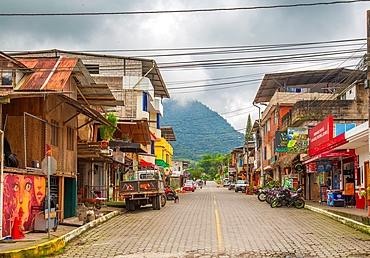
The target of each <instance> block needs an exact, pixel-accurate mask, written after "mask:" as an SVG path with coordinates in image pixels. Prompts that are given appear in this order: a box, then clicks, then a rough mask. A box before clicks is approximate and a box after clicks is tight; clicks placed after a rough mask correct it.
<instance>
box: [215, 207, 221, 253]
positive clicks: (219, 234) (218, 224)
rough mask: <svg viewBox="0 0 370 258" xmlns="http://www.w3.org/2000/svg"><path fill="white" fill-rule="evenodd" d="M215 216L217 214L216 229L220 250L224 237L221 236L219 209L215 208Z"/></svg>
mask: <svg viewBox="0 0 370 258" xmlns="http://www.w3.org/2000/svg"><path fill="white" fill-rule="evenodd" d="M215 216H216V229H217V242H218V249H219V250H220V249H221V247H222V237H221V227H220V219H219V217H218V211H217V209H215Z"/></svg>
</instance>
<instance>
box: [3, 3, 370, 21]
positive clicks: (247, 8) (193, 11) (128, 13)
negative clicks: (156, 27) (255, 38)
mask: <svg viewBox="0 0 370 258" xmlns="http://www.w3.org/2000/svg"><path fill="white" fill-rule="evenodd" d="M369 1H370V0H346V1H331V2H316V3H297V4H281V5H266V6H251V7H225V8H203V9H185V10H157V11H118V12H69V13H0V17H1V16H28V17H37V16H102V15H142V14H166V13H198V12H219V11H242V10H257V9H275V8H295V7H309V6H321V5H336V4H352V3H360V2H369Z"/></svg>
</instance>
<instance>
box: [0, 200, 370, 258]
mask: <svg viewBox="0 0 370 258" xmlns="http://www.w3.org/2000/svg"><path fill="white" fill-rule="evenodd" d="M305 208H306V209H308V210H311V211H314V212H318V213H321V214H323V215H325V216H328V217H331V218H332V219H335V220H337V221H339V222H341V223H343V224H346V225H348V226H350V227H353V228H355V229H357V230H360V231H362V232H364V233H367V234H369V235H370V220H369V218H368V216H367V210H359V209H355V208H347V207H331V206H327V205H326V204H321V203H319V202H313V201H306V207H305ZM101 211H106V212H109V213H107V214H106V215H104V216H103V217H100V218H99V219H96V220H93V221H91V222H89V223H87V224H85V225H82V222H81V221H78V220H76V219H71V220H67V221H66V222H67V223H68V224H67V223H66V224H67V225H59V226H58V229H57V231H56V232H54V231H52V232H50V239H48V233H27V234H26V237H25V238H24V239H21V240H3V241H0V257H4V258H5V257H6V258H7V257H12V258H21V257H43V256H49V255H50V254H52V253H55V252H57V251H59V250H61V249H62V248H63V247H64V246H65V245H66V244H67V243H68V242H69V241H71V240H73V239H74V238H75V237H77V236H78V235H80V234H82V233H83V232H85V231H87V230H89V229H91V228H93V227H95V226H97V225H99V224H101V223H103V222H105V221H107V220H109V219H110V218H112V217H114V216H117V215H118V214H120V213H122V212H124V211H125V210H124V209H119V208H111V207H107V208H102V210H101Z"/></svg>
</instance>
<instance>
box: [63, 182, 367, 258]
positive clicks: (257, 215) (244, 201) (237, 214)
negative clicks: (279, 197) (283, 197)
mask: <svg viewBox="0 0 370 258" xmlns="http://www.w3.org/2000/svg"><path fill="white" fill-rule="evenodd" d="M369 240H370V236H369V235H366V234H363V233H361V232H358V231H356V230H354V229H352V228H349V227H347V226H345V225H343V224H341V223H339V222H336V221H334V220H332V219H330V218H328V217H325V216H323V215H320V214H318V213H315V212H312V211H310V210H306V209H301V210H298V209H295V208H286V207H285V208H284V207H282V208H275V209H272V208H270V207H269V206H268V204H266V203H262V202H259V201H258V200H257V197H256V195H245V194H242V193H240V192H239V193H235V192H234V191H228V190H227V188H223V187H221V188H216V184H215V183H213V182H208V183H207V186H205V187H204V188H203V189H201V190H199V189H197V190H196V191H195V192H193V193H192V192H187V193H186V194H180V202H179V203H177V204H175V203H173V202H168V203H167V205H166V206H165V207H163V208H162V209H161V210H160V211H158V210H152V209H151V208H150V207H149V206H148V207H146V208H141V209H140V210H137V211H134V212H127V213H124V214H123V215H119V216H117V217H115V218H113V219H111V220H110V221H108V222H105V223H104V224H102V225H100V226H98V227H96V228H94V229H92V230H90V231H88V232H87V233H85V234H83V235H81V236H80V237H79V238H78V239H76V240H74V241H73V242H72V243H70V244H69V245H68V246H67V247H66V249H65V251H64V252H63V253H62V254H59V256H58V257H119V258H126V257H130V258H136V257H137V258H139V257H140V258H141V257H187V258H191V257H225V258H226V257H370V241H369Z"/></svg>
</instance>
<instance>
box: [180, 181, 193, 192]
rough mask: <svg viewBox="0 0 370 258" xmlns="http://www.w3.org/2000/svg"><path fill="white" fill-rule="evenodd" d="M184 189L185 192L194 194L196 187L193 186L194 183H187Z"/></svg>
mask: <svg viewBox="0 0 370 258" xmlns="http://www.w3.org/2000/svg"><path fill="white" fill-rule="evenodd" d="M182 189H183V190H184V191H192V192H194V190H195V186H194V185H193V183H185V184H184V186H183V187H182Z"/></svg>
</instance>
